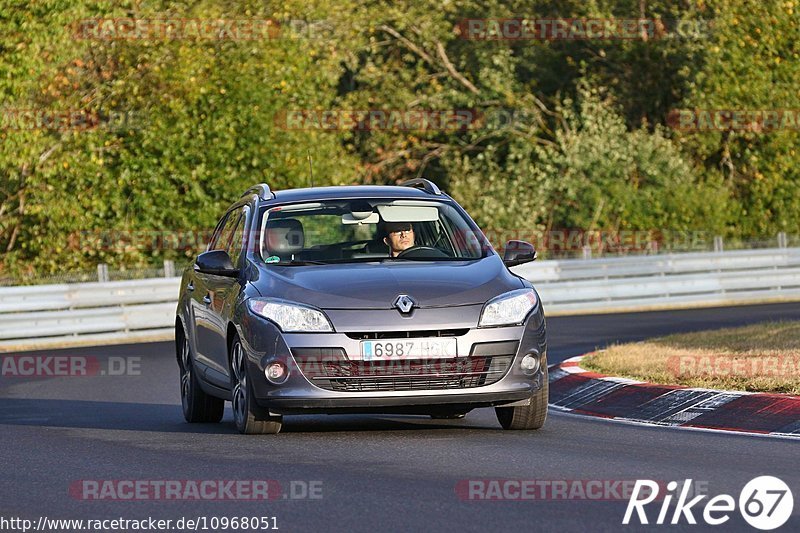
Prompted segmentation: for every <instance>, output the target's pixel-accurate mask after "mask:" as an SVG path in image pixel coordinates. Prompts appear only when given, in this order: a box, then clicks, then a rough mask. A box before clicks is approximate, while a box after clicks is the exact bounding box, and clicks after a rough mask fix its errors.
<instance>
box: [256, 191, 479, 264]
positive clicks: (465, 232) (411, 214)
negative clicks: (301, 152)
mask: <svg viewBox="0 0 800 533" xmlns="http://www.w3.org/2000/svg"><path fill="white" fill-rule="evenodd" d="M262 217H263V218H262V221H261V231H260V239H259V251H260V254H261V258H262V259H263V260H264V262H265V263H267V264H280V265H309V264H326V263H351V262H370V261H405V260H410V261H413V260H416V261H464V260H475V259H481V258H482V257H485V256H486V255H487V253H489V249H490V248H489V246H488V244H486V240H485V237H484V236H483V234H482V233H480V231H478V230H476V229H473V226H472V225H471V224H470V222H469V221H468V220H467V219H466V218H465V217H464V216H463V215H462V214H461V213H460V212H459V211H458V210H457V209H456V208H454V207H453V206H452V205H450V204H448V203H445V202H435V201H425V200H408V199H404V200H397V199H395V200H392V199H357V200H324V201H318V202H311V203H303V204H291V205H285V206H280V207H275V208H272V209H267V210H265V211H264V212H263V214H262Z"/></svg>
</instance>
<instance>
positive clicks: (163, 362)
mask: <svg viewBox="0 0 800 533" xmlns="http://www.w3.org/2000/svg"><path fill="white" fill-rule="evenodd" d="M776 319H800V305H798V304H778V305H763V306H748V307H731V308H717V309H697V310H686V311H669V312H651V313H638V314H626V315H594V316H579V317H554V318H550V319H548V328H549V330H548V333H549V344H550V351H549V359H550V361H549V362H550V363H554V362H558V361H561V360H563V359H565V358H567V357H571V356H574V355H579V354H581V353H584V352H586V351H588V350H592V349H594V348H595V347H599V346H603V345H606V344H608V343H611V342H615V341H627V340H640V339H645V338H648V337H651V336H656V335H661V334H666V333H670V332H683V331H693V330H700V329H708V328H717V327H725V326H734V325H742V324H748V323H753V322H759V321H765V320H776ZM38 353H39V354H41V355H65V354H68V355H80V356H88V357H89V358H90V359H91V360H95V359H96V360H97V361H98V363H99V365H100V368H101V369H106V368H110V367H108V366H107V362H108V359H109V357H111V358H117V359H115V361H116V362H117V363H119V362H120V361H124V362H125V364H126V365H128V367H127V370H128V372H121V373H122V374H124V375H114V376H112V375H108V374H109V373H106V375H102V374H100V373H98V375H94V376H90V377H86V376H79V377H38V378H30V377H3V378H0V379H1V380H0V398H2V400H0V448H1V449H2V452H0V453H1V455H0V457H2V468H1V469H0V479H2V485H1V486H0V487H1V488H0V517H5V518H8V517H20V518H26V519H31V520H34V523H35V522H36V521H37V520H38V518H39V517H40V516H47V517H48V518H65V519H67V518H76V519H114V518H123V519H143V518H148V517H152V518H155V519H164V520H166V519H172V520H177V519H179V518H181V517H187V518H191V519H197V518H198V517H206V520H210V519H211V517H242V516H247V517H254V516H257V517H261V516H268V517H276V519H277V525H278V527H279V530H282V531H329V530H334V531H384V530H385V531H477V532H491V531H534V530H542V531H618V530H620V529H623V530H631V531H637V530H648V531H660V530H669V529H671V528H670V527H669V526H655V525H652V522H653V521H655V519H656V516H657V514H658V511H659V508H660V503H654V504H651V506H648V507H647V510H648V517H649V519H650V521H651V525H649V526H642V525H639V524H638V521H636V522H635V523H636V525H635V526H633V525H630V526H622V525H621V522H622V517H623V514H624V512H625V508H626V504H627V502H626V501H625V500H617V501H614V500H613V499H612V500H611V501H589V500H586V499H582V498H580V497H579V496H575V497H573V498H572V499H570V498H566V499H564V498H561V499H552V498H550V499H545V500H526V501H475V500H469V499H466V498H465V497H464V495H465V494H466V492H464V491H457V490H456V487H462V488H463V487H464V486H466V484H468V483H469V481H468V480H486V479H495V480H508V479H513V480H522V479H524V480H548V481H557V480H561V481H564V480H566V481H575V480H584V481H589V480H595V481H602V482H603V483H613V482H615V481H617V482H618V481H626V480H635V479H645V478H646V479H652V480H658V481H661V482H664V483H666V482H667V481H670V480H677V481H681V482H682V481H683V480H685V479H693V480H695V481H697V482H699V485H698V486H699V487H700V490H703V489H705V491H706V492H707V493H708V494H709V495H710V496H715V495H718V494H723V493H724V494H730V495H732V496H733V497H734V499H736V500H738V497H739V492H740V491H741V488H742V487H743V486H744V484H745V483H746V482H747V481H749V480H750V479H752V478H754V477H757V476H760V475H774V476H778V477H780V478H781V479H783V481H785V482H786V483H787V484H788V485H789V487H791V488H792V490H793V491H794V499H795V508H794V514H793V515H792V517H791V518H790V519H789V522H788V523H787V524H786V525H784V526H783V528H782V529H781V530H787V531H791V530H794V531H800V462H799V461H798V459H799V458H800V442H797V441H790V440H786V439H777V438H768V437H754V436H747V435H737V434H724V433H712V432H703V431H688V430H679V429H670V428H657V427H645V426H636V425H631V424H622V423H616V422H610V421H604V420H601V419H590V418H585V417H580V416H575V415H568V414H562V413H558V412H553V411H552V410H551V415H550V418H549V419H548V421H547V424H546V425H545V427H544V429H542V430H540V431H537V432H504V431H502V430H501V429H500V426H499V424H498V423H497V420H496V418H495V415H494V412H493V411H491V410H488V409H482V410H477V411H473V412H472V413H470V414H469V415H467V417H466V419H465V420H462V421H439V420H431V419H429V418H426V417H414V416H378V415H374V416H373V415H370V416H368V415H359V416H325V415H319V416H301V417H286V418H285V419H284V429H283V431H282V433H281V434H279V435H277V436H256V437H249V436H242V435H239V434H237V433H236V431H235V428H234V426H233V421H232V416H231V414H230V408H229V407H228V409H227V412H226V416H225V419H224V421H223V423H222V424H218V425H189V424H186V423H184V421H183V417H182V415H181V408H180V396H179V389H178V367H177V365H176V362H175V356H174V349H173V345H172V344H171V343H157V344H140V345H125V346H110V347H97V348H75V349H69V350H64V351H61V352H52V351H51V352H38ZM137 357H140V358H141V360H137V359H130V358H137ZM120 358H123V359H120ZM136 363H138V364H139V365H140V367H139V368H136V367H133V369H131V368H130V365H131V364H134V365H135V364H136ZM118 367H119V365H117V370H118V369H119V368H118ZM81 480H113V482H112V483H116V485H114V486H120V484H119V482H120V481H122V480H276V481H277V482H279V483H280V487H281V492H280V493H278V494H277V497H276V499H274V500H269V501H263V500H262V501H247V500H241V499H239V500H235V499H234V500H232V499H222V500H216V501H205V500H203V501H197V500H194V501H192V500H190V501H187V500H183V501H174V500H166V501H165V500H164V499H155V500H154V499H144V500H140V501H131V500H122V499H104V500H102V501H98V500H93V499H90V498H88V497H85V496H82V495H81V492H80V491H79V490H77V491H76V490H75V487H76V486H78V487H79V486H83V485H81ZM320 482H321V484H320ZM484 486H486V485H484ZM71 487H72V490H71ZM317 490H318V491H321V498H319V497H315V498H308V497H304V496H307V492H308V491H312V492H314V491H317ZM284 495H285V496H286V498H284V497H283V496H284ZM315 495H317V496H319V495H320V494H317V493H315ZM293 496H294V498H293ZM676 499H677V498H676ZM705 501H707V499H706V500H705ZM673 503H674V500H673ZM703 505H704V502H701V504H699V505H698V506H697V507H695V512H694V515H695V518H696V519H698V521H699V522H701V523H702V516H701V515H702V506H703ZM698 507H699V509H698ZM730 515H731V518H730V520H729V521H728V522H727V523H726V524H724V525H722V526H717V527H710V526H706V525H688V524H687V522H686V520H685V519H684V520H683V521H682V522H681V525H680V529H682V530H689V531H703V530H709V529H714V530H717V531H730V530H736V531H757V530H755V529H753V528H751V527H750V526H749V525H748V524H747V523H746V522H745V521H744V519H743V518H742V516H741V515H740V514H739V513H738V511H733V512H731V513H730ZM667 516H668V517H670V518H671V516H672V513H671V512H670V513H669V515H667ZM668 520H669V518H668ZM207 523H208V522H207ZM198 529H199V530H202V528H198ZM672 529H674V527H673V528H672ZM209 530H211V529H209Z"/></svg>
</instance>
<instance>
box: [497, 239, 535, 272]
mask: <svg viewBox="0 0 800 533" xmlns="http://www.w3.org/2000/svg"><path fill="white" fill-rule="evenodd" d="M535 260H536V248H534V247H533V245H532V244H531V243H529V242H525V241H508V243H506V249H505V251H504V252H503V263H505V265H506V266H507V267H512V266H516V265H521V264H522V263H530V262H531V261H535Z"/></svg>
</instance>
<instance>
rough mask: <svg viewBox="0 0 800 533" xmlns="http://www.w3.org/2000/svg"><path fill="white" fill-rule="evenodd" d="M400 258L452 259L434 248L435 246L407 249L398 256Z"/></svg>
mask: <svg viewBox="0 0 800 533" xmlns="http://www.w3.org/2000/svg"><path fill="white" fill-rule="evenodd" d="M397 257H398V258H402V257H419V258H425V257H450V256H449V255H447V254H446V253H445V252H443V251H442V250H440V249H439V248H434V247H433V246H412V247H411V248H406V249H405V250H403V251H402V252H400V253H399V254H397Z"/></svg>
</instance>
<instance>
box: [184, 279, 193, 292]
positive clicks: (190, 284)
mask: <svg viewBox="0 0 800 533" xmlns="http://www.w3.org/2000/svg"><path fill="white" fill-rule="evenodd" d="M186 290H187V291H189V292H192V291H193V290H194V281H190V282H189V284H188V285H187V286H186Z"/></svg>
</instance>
